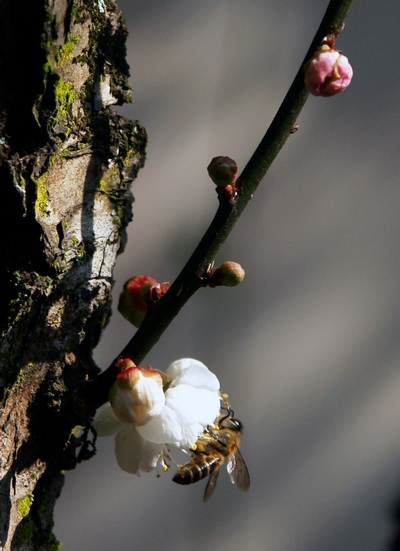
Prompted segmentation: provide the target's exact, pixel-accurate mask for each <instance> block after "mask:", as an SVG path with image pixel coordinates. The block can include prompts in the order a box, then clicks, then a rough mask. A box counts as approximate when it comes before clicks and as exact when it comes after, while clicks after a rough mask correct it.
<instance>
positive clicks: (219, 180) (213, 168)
mask: <svg viewBox="0 0 400 551" xmlns="http://www.w3.org/2000/svg"><path fill="white" fill-rule="evenodd" d="M207 170H208V174H209V176H210V178H211V180H212V181H213V182H214V184H215V185H216V186H218V187H219V186H222V187H225V186H230V185H231V184H233V183H234V182H235V180H236V176H237V173H238V165H237V163H236V161H234V160H233V159H231V158H230V157H214V158H213V159H212V161H211V163H210V164H209V165H208V167H207Z"/></svg>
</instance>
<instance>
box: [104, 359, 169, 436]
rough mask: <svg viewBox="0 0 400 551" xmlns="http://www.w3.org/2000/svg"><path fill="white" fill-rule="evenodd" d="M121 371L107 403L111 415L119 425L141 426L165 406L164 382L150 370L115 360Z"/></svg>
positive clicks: (158, 413) (130, 361)
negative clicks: (111, 412)
mask: <svg viewBox="0 0 400 551" xmlns="http://www.w3.org/2000/svg"><path fill="white" fill-rule="evenodd" d="M116 365H117V367H119V368H122V371H121V372H120V373H118V375H117V380H116V382H115V383H114V385H113V386H112V388H111V391H110V395H109V400H110V404H111V407H112V408H113V411H114V414H115V415H116V417H117V418H118V419H119V420H120V421H121V422H122V423H129V424H131V425H134V426H142V425H144V424H146V423H147V422H148V421H149V420H150V419H151V418H153V417H155V416H157V415H160V413H161V410H162V408H163V407H164V405H165V395H164V391H163V380H162V377H161V375H160V373H158V371H155V370H154V369H151V367H147V368H146V369H143V368H142V367H136V366H135V364H134V363H133V362H132V360H130V359H129V358H122V359H120V360H118V361H117V363H116Z"/></svg>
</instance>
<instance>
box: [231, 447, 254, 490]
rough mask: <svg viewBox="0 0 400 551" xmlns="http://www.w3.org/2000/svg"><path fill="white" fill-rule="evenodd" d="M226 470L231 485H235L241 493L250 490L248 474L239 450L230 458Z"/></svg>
mask: <svg viewBox="0 0 400 551" xmlns="http://www.w3.org/2000/svg"><path fill="white" fill-rule="evenodd" d="M227 469H228V473H229V478H230V479H231V482H232V484H236V486H237V487H238V488H239V490H242V492H247V491H248V489H249V488H250V474H249V471H248V469H247V465H246V463H245V462H244V459H243V457H242V454H241V453H240V450H239V448H236V450H235V453H233V454H232V455H231V456H230V458H229V461H228V465H227Z"/></svg>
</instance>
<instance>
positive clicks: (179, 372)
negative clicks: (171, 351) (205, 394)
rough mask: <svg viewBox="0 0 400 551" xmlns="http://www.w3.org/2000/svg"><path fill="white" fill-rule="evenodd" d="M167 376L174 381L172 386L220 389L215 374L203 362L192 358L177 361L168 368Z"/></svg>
mask: <svg viewBox="0 0 400 551" xmlns="http://www.w3.org/2000/svg"><path fill="white" fill-rule="evenodd" d="M166 375H167V376H168V377H169V378H170V379H171V380H172V383H171V386H177V385H180V384H186V385H191V386H194V387H196V388H206V389H207V390H215V391H216V390H219V388H220V385H219V381H218V379H217V377H216V376H215V375H214V373H211V371H210V370H209V369H208V368H207V367H206V366H205V365H204V364H203V363H202V362H199V361H198V360H194V359H192V358H182V359H181V360H176V361H175V362H173V363H172V364H171V365H170V366H169V367H168V369H167V372H166Z"/></svg>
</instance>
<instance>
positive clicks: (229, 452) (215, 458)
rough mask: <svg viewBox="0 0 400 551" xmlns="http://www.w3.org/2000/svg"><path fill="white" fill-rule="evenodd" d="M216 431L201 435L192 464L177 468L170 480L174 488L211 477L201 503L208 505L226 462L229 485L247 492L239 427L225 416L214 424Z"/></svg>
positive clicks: (235, 421) (248, 483)
mask: <svg viewBox="0 0 400 551" xmlns="http://www.w3.org/2000/svg"><path fill="white" fill-rule="evenodd" d="M215 425H216V427H215V428H214V427H212V428H211V427H209V428H207V429H206V430H205V431H204V432H202V433H201V434H200V436H199V438H198V440H197V442H196V445H195V449H194V450H193V457H192V460H191V461H189V462H188V463H186V464H185V465H182V466H180V467H179V469H178V471H177V473H176V474H175V476H174V478H173V479H172V480H173V481H174V482H176V483H177V484H193V483H194V482H198V481H199V480H202V479H203V478H206V476H210V478H209V480H208V483H207V486H206V489H205V492H204V497H203V501H204V503H205V502H206V501H208V500H209V499H210V498H211V496H212V495H213V493H214V490H215V487H216V485H217V480H218V475H219V470H220V467H221V465H222V464H223V463H224V461H225V459H228V464H227V470H228V474H229V477H230V479H231V482H232V484H236V486H237V487H238V488H239V490H242V491H243V492H247V490H248V489H249V488H250V475H249V471H248V469H247V466H246V463H245V462H244V459H243V457H242V454H241V453H240V450H239V441H240V435H241V432H242V423H241V422H240V421H238V420H237V419H235V418H234V417H233V412H232V411H231V410H230V409H229V410H228V414H224V415H220V416H219V417H218V418H217V419H216V421H215Z"/></svg>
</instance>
